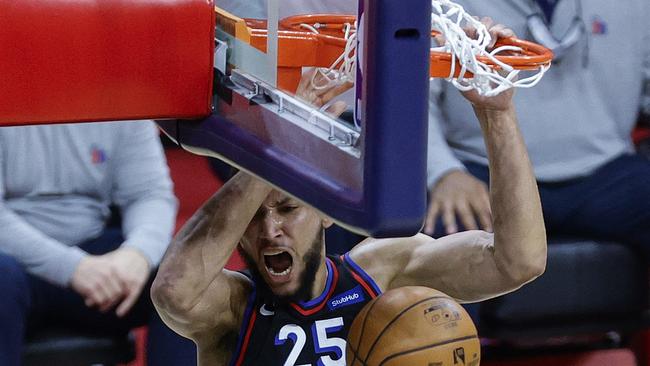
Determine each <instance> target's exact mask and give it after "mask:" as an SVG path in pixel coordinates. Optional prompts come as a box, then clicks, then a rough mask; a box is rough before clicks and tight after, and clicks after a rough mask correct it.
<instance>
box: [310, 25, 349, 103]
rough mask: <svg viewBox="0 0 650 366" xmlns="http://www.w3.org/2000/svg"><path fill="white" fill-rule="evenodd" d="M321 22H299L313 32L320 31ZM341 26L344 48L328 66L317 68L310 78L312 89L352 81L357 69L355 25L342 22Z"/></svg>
mask: <svg viewBox="0 0 650 366" xmlns="http://www.w3.org/2000/svg"><path fill="white" fill-rule="evenodd" d="M323 26H324V25H323V24H320V23H315V24H305V23H302V24H300V27H301V28H304V29H306V30H308V31H310V32H313V33H316V34H318V33H320V30H319V29H320V28H321V27H323ZM342 27H343V39H345V50H344V51H343V53H342V54H341V56H339V57H338V58H337V59H336V60H335V61H334V62H332V65H331V66H330V67H328V68H324V67H321V68H318V69H317V72H316V73H315V74H314V76H313V77H312V79H311V85H312V87H313V88H314V89H317V90H322V89H326V88H328V87H330V86H332V85H339V84H343V83H345V82H352V83H353V82H354V78H355V76H354V75H355V71H356V69H357V65H356V60H357V58H356V56H355V54H356V49H357V44H358V42H357V25H356V22H355V23H354V24H351V23H344V24H343V25H342Z"/></svg>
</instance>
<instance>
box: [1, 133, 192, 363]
mask: <svg viewBox="0 0 650 366" xmlns="http://www.w3.org/2000/svg"><path fill="white" fill-rule="evenodd" d="M0 198H1V199H0V228H2V229H1V230H0V273H1V274H2V275H1V276H0V293H1V294H2V296H1V297H0V324H1V326H0V328H1V329H2V332H0V365H3V366H16V365H20V363H21V352H22V346H23V343H24V340H25V337H27V336H29V334H30V332H32V331H34V330H36V329H39V328H43V327H50V326H55V327H63V328H68V329H75V330H80V331H89V332H92V333H99V334H107V335H112V334H116V335H117V334H126V333H127V332H128V331H129V330H130V329H132V328H133V327H136V326H140V325H144V324H150V328H149V345H150V348H149V352H148V356H147V358H148V360H149V364H150V365H179V366H180V365H192V364H196V360H195V355H194V353H195V347H194V345H193V343H192V342H190V341H189V340H186V339H182V338H180V337H179V336H177V335H175V334H173V332H171V331H170V330H169V329H167V328H166V327H165V326H164V325H163V324H162V323H161V321H160V319H159V318H158V316H157V314H156V312H155V311H154V309H153V306H152V303H151V299H150V296H149V287H150V285H151V282H152V281H153V271H154V269H155V268H156V267H157V266H158V264H159V262H160V260H161V258H162V256H163V254H164V252H165V250H166V248H167V246H168V244H169V242H170V239H171V235H172V232H173V230H174V226H175V218H176V210H177V201H176V198H175V197H174V194H173V189H172V182H171V180H170V177H169V170H168V167H167V164H166V161H165V157H164V154H163V150H162V148H161V145H160V140H159V136H158V131H157V129H156V128H155V126H154V124H153V123H152V122H145V121H141V122H120V123H93V124H76V125H47V126H28V127H3V128H0ZM113 207H115V208H116V210H113V209H112V208H113ZM115 213H118V214H119V215H115Z"/></svg>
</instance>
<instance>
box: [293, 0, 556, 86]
mask: <svg viewBox="0 0 650 366" xmlns="http://www.w3.org/2000/svg"><path fill="white" fill-rule="evenodd" d="M431 5H432V12H431V29H432V30H435V31H438V32H440V34H441V35H442V36H443V38H444V40H445V42H444V44H443V45H440V46H438V47H434V48H432V49H431V51H433V52H442V53H448V54H450V55H451V58H452V62H451V65H452V66H451V70H450V73H449V76H448V78H447V80H448V81H450V82H451V83H452V84H453V85H454V86H455V87H456V88H458V89H460V90H462V91H467V90H471V89H474V90H476V91H478V93H479V94H481V95H485V96H494V95H498V94H500V93H502V92H504V91H505V90H508V89H510V88H515V87H516V88H530V87H533V86H535V85H537V83H538V82H539V81H540V80H541V79H542V77H543V76H544V73H546V71H547V70H548V69H549V67H550V65H543V66H540V67H539V69H537V70H536V71H533V72H532V75H529V76H527V77H525V78H520V73H521V71H520V70H516V69H514V68H513V67H512V66H510V65H508V64H506V63H504V62H502V61H500V60H499V59H498V58H497V56H500V55H502V54H504V53H508V52H521V51H522V50H521V49H520V48H519V47H516V46H502V47H498V48H495V49H493V50H491V51H488V47H489V46H490V44H491V43H492V37H491V35H490V33H489V31H488V29H487V28H486V26H485V25H484V24H483V23H481V22H480V21H478V20H477V19H476V18H474V17H472V16H471V15H469V14H468V13H467V12H466V11H465V10H464V9H463V7H462V6H460V5H458V4H456V3H453V2H451V1H449V0H431ZM321 26H322V25H321V24H318V23H316V24H301V27H303V28H305V29H307V30H309V31H311V32H314V33H319V28H320V27H321ZM468 31H469V32H470V33H471V34H474V37H473V38H472V37H469V36H468V35H467V32H468ZM343 33H344V34H343V36H344V38H345V40H346V46H345V51H344V52H343V53H342V54H341V56H340V57H339V58H338V59H337V60H336V61H334V62H333V63H332V65H331V66H330V67H329V68H320V69H318V72H317V73H315V74H314V77H313V78H312V87H314V88H316V89H324V88H327V87H331V86H332V85H336V84H341V83H344V82H354V79H355V71H356V55H355V54H356V49H357V44H358V42H357V36H356V24H344V25H343ZM482 60H489V63H486V62H483V61H482ZM495 66H496V67H495ZM317 80H318V81H317Z"/></svg>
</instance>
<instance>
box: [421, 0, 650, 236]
mask: <svg viewBox="0 0 650 366" xmlns="http://www.w3.org/2000/svg"><path fill="white" fill-rule="evenodd" d="M456 2H457V3H459V4H461V5H462V6H463V7H464V8H465V9H466V10H467V11H468V12H469V13H470V14H474V15H481V16H488V17H491V18H492V19H493V20H494V22H497V23H503V24H508V25H509V26H510V27H511V28H512V29H513V30H514V31H515V33H516V34H518V35H519V36H520V37H521V38H527V39H529V40H531V41H534V42H537V43H541V44H544V45H546V46H547V47H549V48H551V49H553V51H554V53H555V59H554V65H553V66H552V67H551V69H550V71H548V73H547V74H546V76H545V77H544V79H543V80H542V81H541V82H540V84H539V85H537V86H536V87H534V88H532V89H521V90H518V91H517V93H516V95H515V98H514V99H515V104H516V106H517V110H518V111H519V116H520V126H521V129H522V133H523V136H524V139H525V141H526V144H527V146H528V149H529V152H530V156H531V160H532V164H533V167H534V170H535V174H536V178H537V180H538V185H539V190H540V194H541V199H542V207H543V210H544V218H545V221H546V227H547V230H548V232H549V234H550V235H566V236H580V237H585V238H591V239H602V240H614V241H619V242H623V243H628V244H632V245H638V246H643V247H645V248H650V162H648V161H647V160H646V159H644V158H642V157H641V156H640V155H639V154H637V152H636V151H635V147H634V145H633V143H632V139H631V132H632V130H633V128H634V126H635V122H636V120H637V115H638V112H639V109H640V105H641V101H642V96H643V89H644V80H646V79H648V76H649V75H648V74H649V72H650V28H648V27H647V21H648V19H650V10H649V8H650V3H649V2H648V1H646V0H630V1H626V2H611V1H606V0H594V1H581V0H494V1H482V0H459V1H456ZM429 113H430V129H429V163H428V167H429V171H428V185H429V190H430V203H429V210H428V214H427V220H426V223H425V227H424V231H425V233H427V234H430V235H434V236H435V237H440V236H443V235H445V234H451V233H455V232H457V231H461V230H468V229H477V228H481V229H484V230H488V231H490V230H492V227H493V226H492V225H493V223H492V215H491V209H490V203H489V199H488V188H487V181H488V175H489V171H488V166H487V159H486V150H485V146H484V144H483V141H482V139H481V130H480V129H479V128H478V126H477V125H476V124H475V123H473V120H474V115H473V113H472V110H471V108H469V106H467V105H466V104H465V103H464V101H463V99H462V96H461V94H460V93H459V92H458V91H457V90H455V89H454V88H453V87H451V86H450V85H449V84H447V83H445V82H444V81H441V80H434V81H432V84H431V100H430V112H429Z"/></svg>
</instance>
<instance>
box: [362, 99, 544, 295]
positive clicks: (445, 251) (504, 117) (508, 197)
mask: <svg viewBox="0 0 650 366" xmlns="http://www.w3.org/2000/svg"><path fill="white" fill-rule="evenodd" d="M465 97H466V98H467V99H468V101H469V102H470V103H472V105H473V107H474V111H475V114H476V116H477V118H478V120H479V123H480V125H481V128H482V130H483V136H484V139H485V144H486V148H487V152H488V161H489V167H490V204H491V207H492V214H493V220H494V234H490V233H486V232H482V231H469V232H464V233H459V234H455V235H450V236H447V237H444V238H441V239H438V240H434V239H431V238H429V237H427V236H424V235H418V236H415V237H413V238H401V239H384V240H368V241H366V242H364V243H362V244H361V245H360V246H358V247H356V248H354V249H353V251H352V253H351V257H352V259H353V260H356V261H357V263H358V264H359V265H360V266H361V267H362V268H364V269H365V270H367V272H368V273H369V274H370V275H371V276H372V277H373V278H374V279H375V281H376V282H377V283H378V285H379V286H381V287H383V288H384V289H390V288H394V287H400V286H407V285H422V286H429V287H433V288H436V289H438V290H440V291H443V292H445V293H447V294H448V295H450V296H453V297H454V298H456V299H458V300H460V301H477V300H481V299H485V298H489V297H493V296H496V295H499V294H502V293H505V292H509V291H512V290H514V289H517V288H519V287H521V286H522V285H524V284H525V283H527V282H529V281H532V280H533V279H535V278H536V277H537V276H539V275H540V274H542V273H543V272H544V269H545V266H546V231H545V227H544V219H543V216H542V208H541V203H540V199H539V193H538V190H537V183H536V180H535V177H534V175H533V169H532V166H531V163H530V160H529V158H528V153H527V151H526V147H525V144H524V140H523V137H522V135H521V133H520V131H519V127H518V123H517V117H516V113H515V107H514V105H513V102H512V91H508V92H504V93H502V94H500V95H499V96H496V97H492V98H486V97H481V96H479V95H478V94H477V93H476V92H474V91H472V92H468V93H465Z"/></svg>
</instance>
